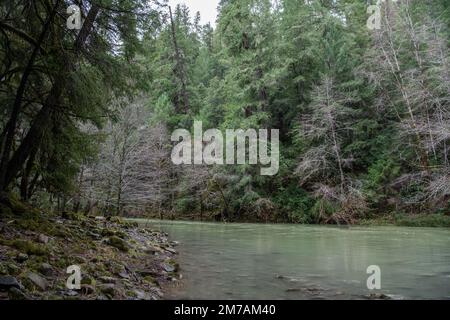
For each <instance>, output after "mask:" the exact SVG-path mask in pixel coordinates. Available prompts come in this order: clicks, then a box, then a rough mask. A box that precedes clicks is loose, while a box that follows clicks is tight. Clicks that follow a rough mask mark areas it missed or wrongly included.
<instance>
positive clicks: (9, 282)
mask: <svg viewBox="0 0 450 320" xmlns="http://www.w3.org/2000/svg"><path fill="white" fill-rule="evenodd" d="M11 288H17V289H20V283H19V282H18V281H17V279H16V278H14V277H11V276H0V290H1V291H8V290H9V289H11Z"/></svg>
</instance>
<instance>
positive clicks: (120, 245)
mask: <svg viewBox="0 0 450 320" xmlns="http://www.w3.org/2000/svg"><path fill="white" fill-rule="evenodd" d="M108 244H109V245H110V246H112V247H114V248H117V249H119V250H120V251H123V252H128V250H129V247H128V244H127V242H126V241H125V240H123V239H121V238H119V237H117V236H112V237H110V238H109V240H108Z"/></svg>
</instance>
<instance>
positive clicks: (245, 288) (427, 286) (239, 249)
mask: <svg viewBox="0 0 450 320" xmlns="http://www.w3.org/2000/svg"><path fill="white" fill-rule="evenodd" d="M146 223H149V224H150V226H151V227H152V228H156V229H162V230H163V231H165V232H168V233H169V234H170V237H171V239H172V240H175V241H178V242H180V244H179V247H178V250H179V252H180V255H179V258H178V261H179V263H180V265H181V273H182V274H183V281H182V283H183V285H182V286H181V287H179V288H177V289H176V290H172V291H173V292H172V293H171V294H170V298H172V299H364V298H366V297H367V296H368V295H370V294H377V295H380V294H384V295H387V296H389V297H391V298H394V299H450V230H448V229H431V228H403V227H350V228H340V227H326V226H303V225H256V224H216V223H196V222H164V221H163V222H160V221H147V222H146ZM371 265H376V266H379V267H380V270H381V277H380V280H381V290H374V291H370V290H369V289H368V288H367V279H368V277H369V276H370V275H369V274H367V273H366V272H367V268H368V267H369V266H371Z"/></svg>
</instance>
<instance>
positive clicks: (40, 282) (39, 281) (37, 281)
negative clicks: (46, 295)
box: [27, 272, 48, 291]
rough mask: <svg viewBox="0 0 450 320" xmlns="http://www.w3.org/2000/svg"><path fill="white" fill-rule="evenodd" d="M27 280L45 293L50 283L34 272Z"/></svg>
mask: <svg viewBox="0 0 450 320" xmlns="http://www.w3.org/2000/svg"><path fill="white" fill-rule="evenodd" d="M27 278H28V279H29V280H30V281H31V282H32V283H33V284H34V285H35V286H36V287H38V288H39V289H41V290H42V291H45V290H46V289H47V288H48V282H47V280H45V279H44V278H43V277H41V276H40V275H38V274H37V273H34V272H29V273H28V275H27Z"/></svg>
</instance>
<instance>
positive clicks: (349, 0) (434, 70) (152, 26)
mask: <svg viewBox="0 0 450 320" xmlns="http://www.w3.org/2000/svg"><path fill="white" fill-rule="evenodd" d="M71 5H75V6H77V8H79V14H80V15H81V17H82V21H83V23H82V27H81V29H80V30H77V29H70V28H68V19H70V14H71V13H72V12H71V11H68V10H67V9H68V7H69V6H71ZM369 5H375V6H376V7H377V8H378V10H379V12H380V21H379V24H380V25H379V28H375V29H373V28H368V19H369V18H370V16H371V13H370V12H369V11H368V7H369ZM218 12H219V13H218V18H217V21H216V24H215V25H212V24H206V25H202V24H201V23H200V21H201V19H200V13H196V12H190V10H189V8H188V7H187V6H185V5H178V6H176V7H171V6H169V5H168V3H167V2H165V1H163V0H162V1H159V2H158V1H156V0H152V1H146V0H95V1H81V0H79V1H78V0H74V1H62V0H33V1H29V0H7V1H2V2H1V5H0V60H1V65H0V105H1V108H0V191H1V197H0V202H1V203H2V208H3V209H2V211H4V212H6V211H7V210H8V207H9V208H11V207H12V206H13V204H12V203H15V202H18V201H20V202H23V203H27V204H28V205H30V206H32V207H33V208H39V209H40V210H45V211H49V212H76V213H84V214H96V215H106V216H122V217H155V218H162V219H201V220H217V221H230V222H231V221H251V222H289V223H300V224H357V223H359V222H361V221H366V220H371V219H388V220H389V219H391V218H389V217H418V219H421V217H432V219H434V221H438V223H447V224H450V223H449V222H448V221H449V220H450V217H449V215H450V163H449V160H450V159H449V157H450V55H449V45H450V2H449V1H447V0H432V1H422V0H421V1H419V0H399V1H365V0H278V1H271V0H221V1H220V5H219V8H218ZM372 13H373V12H372ZM195 121H202V123H203V127H204V129H211V128H217V129H219V130H221V131H222V132H225V130H227V129H243V130H247V129H269V130H270V129H278V130H279V139H280V150H279V154H280V167H279V172H278V174H277V175H275V176H262V175H260V169H261V168H260V165H234V166H229V165H228V166H221V165H214V166H207V165H191V166H189V165H181V166H180V165H175V164H173V163H172V161H171V152H172V148H173V146H174V143H173V142H172V141H171V134H172V132H173V131H174V130H176V129H180V128H185V129H188V130H193V125H194V122H195ZM392 219H393V218H392ZM402 219H403V218H402Z"/></svg>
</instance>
